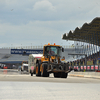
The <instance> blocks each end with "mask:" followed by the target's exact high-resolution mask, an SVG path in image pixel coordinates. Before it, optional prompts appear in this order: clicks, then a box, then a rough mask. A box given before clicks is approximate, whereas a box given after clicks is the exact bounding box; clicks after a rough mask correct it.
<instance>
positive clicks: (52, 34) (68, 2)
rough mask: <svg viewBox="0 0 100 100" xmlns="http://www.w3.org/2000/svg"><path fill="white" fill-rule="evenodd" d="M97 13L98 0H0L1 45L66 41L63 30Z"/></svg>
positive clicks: (76, 25) (80, 23)
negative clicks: (63, 38)
mask: <svg viewBox="0 0 100 100" xmlns="http://www.w3.org/2000/svg"><path fill="white" fill-rule="evenodd" d="M95 17H100V0H0V47H11V46H21V45H22V46H31V45H33V46H36V45H38V46H39V45H44V44H47V43H48V42H50V43H56V44H60V45H69V44H71V43H70V42H67V41H65V40H62V39H61V36H62V35H63V34H64V33H68V32H69V31H70V30H75V28H76V27H82V25H83V24H84V23H86V22H91V21H92V20H93V19H94V18H95Z"/></svg>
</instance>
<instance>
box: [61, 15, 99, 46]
mask: <svg viewBox="0 0 100 100" xmlns="http://www.w3.org/2000/svg"><path fill="white" fill-rule="evenodd" d="M62 39H65V40H73V41H81V42H87V43H91V44H95V45H98V46H100V17H96V18H94V19H93V20H92V21H91V22H90V23H84V24H83V26H82V27H81V28H78V27H76V29H75V30H74V31H71V30H70V31H69V33H65V34H63V36H62Z"/></svg>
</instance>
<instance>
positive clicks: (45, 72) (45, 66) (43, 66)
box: [41, 64, 49, 77]
mask: <svg viewBox="0 0 100 100" xmlns="http://www.w3.org/2000/svg"><path fill="white" fill-rule="evenodd" d="M41 76H42V77H49V73H48V72H47V64H42V69H41Z"/></svg>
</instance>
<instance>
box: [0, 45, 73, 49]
mask: <svg viewBox="0 0 100 100" xmlns="http://www.w3.org/2000/svg"><path fill="white" fill-rule="evenodd" d="M62 47H63V48H75V47H74V46H72V45H71V46H69V45H66V46H65V45H63V46H62ZM39 48H43V46H18V47H2V49H39Z"/></svg>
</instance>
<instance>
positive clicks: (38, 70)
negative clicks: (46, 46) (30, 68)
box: [36, 64, 41, 76]
mask: <svg viewBox="0 0 100 100" xmlns="http://www.w3.org/2000/svg"><path fill="white" fill-rule="evenodd" d="M36 76H41V72H40V65H39V64H36Z"/></svg>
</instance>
